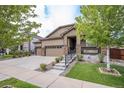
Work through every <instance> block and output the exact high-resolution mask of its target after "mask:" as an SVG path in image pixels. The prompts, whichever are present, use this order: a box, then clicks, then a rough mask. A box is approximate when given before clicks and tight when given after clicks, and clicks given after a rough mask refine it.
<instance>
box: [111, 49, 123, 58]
mask: <svg viewBox="0 0 124 93" xmlns="http://www.w3.org/2000/svg"><path fill="white" fill-rule="evenodd" d="M110 58H112V59H121V60H124V49H117V48H111V49H110Z"/></svg>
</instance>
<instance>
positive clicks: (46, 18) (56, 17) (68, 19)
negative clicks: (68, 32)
mask: <svg viewBox="0 0 124 93" xmlns="http://www.w3.org/2000/svg"><path fill="white" fill-rule="evenodd" d="M36 13H37V14H38V18H37V21H38V22H39V23H42V27H41V28H40V29H39V31H40V33H39V35H40V36H42V37H45V36H47V35H48V34H49V33H50V32H52V31H53V30H54V29H56V28H57V27H58V26H61V25H66V24H71V23H74V22H75V17H76V16H79V15H80V6H79V5H62V6H59V5H54V6H48V5H42V6H41V5H37V8H36Z"/></svg>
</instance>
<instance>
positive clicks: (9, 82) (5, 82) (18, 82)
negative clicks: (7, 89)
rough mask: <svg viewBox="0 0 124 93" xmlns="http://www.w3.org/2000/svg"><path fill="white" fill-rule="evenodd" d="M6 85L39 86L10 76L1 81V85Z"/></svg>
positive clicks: (17, 86) (18, 86)
mask: <svg viewBox="0 0 124 93" xmlns="http://www.w3.org/2000/svg"><path fill="white" fill-rule="evenodd" d="M5 85H12V86H13V87H15V88H38V86H36V85H32V84H30V83H27V82H24V81H21V80H18V79H15V78H10V79H6V80H3V81H0V87H3V86H5Z"/></svg>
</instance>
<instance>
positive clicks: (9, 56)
mask: <svg viewBox="0 0 124 93" xmlns="http://www.w3.org/2000/svg"><path fill="white" fill-rule="evenodd" d="M12 57H13V55H4V56H0V59H8V58H12Z"/></svg>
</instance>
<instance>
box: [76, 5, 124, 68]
mask: <svg viewBox="0 0 124 93" xmlns="http://www.w3.org/2000/svg"><path fill="white" fill-rule="evenodd" d="M81 13H82V15H81V16H79V17H77V18H76V29H77V35H78V36H79V37H80V38H81V39H85V40H88V41H90V42H91V43H93V44H96V45H97V46H98V47H102V48H106V49H107V70H110V51H109V50H110V48H111V47H112V46H120V45H122V43H123V42H122V41H123V40H124V16H123V15H124V6H82V7H81Z"/></svg>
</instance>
